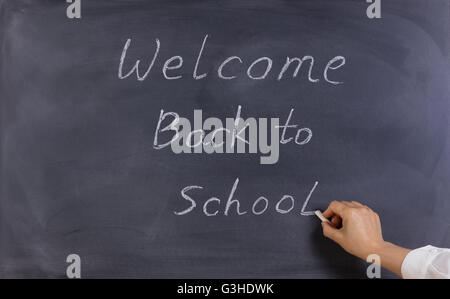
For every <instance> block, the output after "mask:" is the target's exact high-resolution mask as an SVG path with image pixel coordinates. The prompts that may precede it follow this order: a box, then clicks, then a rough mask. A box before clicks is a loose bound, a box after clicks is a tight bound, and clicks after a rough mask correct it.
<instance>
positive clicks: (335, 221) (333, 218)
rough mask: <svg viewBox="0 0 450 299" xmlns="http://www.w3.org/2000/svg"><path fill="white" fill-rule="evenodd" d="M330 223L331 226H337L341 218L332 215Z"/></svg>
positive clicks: (339, 224) (340, 222)
mask: <svg viewBox="0 0 450 299" xmlns="http://www.w3.org/2000/svg"><path fill="white" fill-rule="evenodd" d="M331 224H332V225H333V227H336V228H339V227H340V226H341V224H342V218H341V217H339V216H337V215H334V216H333V217H331Z"/></svg>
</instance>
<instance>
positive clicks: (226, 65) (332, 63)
mask: <svg viewBox="0 0 450 299" xmlns="http://www.w3.org/2000/svg"><path fill="white" fill-rule="evenodd" d="M207 39H208V35H205V37H204V38H203V43H202V45H201V47H199V48H200V50H199V52H198V55H197V60H196V63H195V65H194V68H193V71H192V78H193V79H194V80H201V79H204V78H206V77H207V76H208V73H207V72H203V73H200V72H199V70H200V69H201V60H202V55H203V52H204V51H205V48H206V42H207ZM155 42H156V44H155V51H154V53H153V57H152V58H151V61H150V63H149V64H148V65H147V66H145V67H142V68H141V66H140V64H141V60H140V59H137V60H136V61H135V63H134V65H133V66H132V67H131V69H130V70H129V71H128V72H126V73H125V74H124V71H123V68H124V64H125V59H126V58H127V54H128V49H129V47H130V45H131V38H129V39H127V41H126V42H125V45H124V47H123V50H122V55H121V57H120V64H119V70H118V77H119V79H126V78H128V77H130V76H131V75H132V74H133V73H134V74H136V78H137V80H138V81H144V80H146V79H147V77H148V76H149V74H150V72H151V71H152V69H153V67H154V65H155V62H156V61H157V59H158V55H159V52H160V48H161V42H160V40H159V39H158V38H157V39H155ZM305 62H307V63H308V64H309V67H308V76H307V77H308V81H309V82H311V83H317V82H319V81H320V80H321V78H320V77H315V76H313V73H314V72H313V70H314V64H315V59H314V57H313V56H311V55H305V56H303V57H302V58H300V57H286V62H285V63H284V64H283V66H282V67H281V69H280V70H279V71H278V72H277V80H282V79H283V78H285V76H287V72H288V71H289V72H290V73H291V76H292V78H296V77H297V75H298V73H299V71H300V69H301V67H302V66H303V64H304V63H305ZM183 63H184V60H183V57H182V56H181V55H175V56H172V57H170V58H168V59H166V60H165V62H164V63H163V66H162V69H161V72H162V74H163V76H164V78H165V79H167V80H177V79H181V78H182V77H183V75H182V74H181V72H180V69H181V68H182V67H183ZM232 64H238V65H241V66H242V70H243V71H244V72H245V74H246V76H247V77H248V78H250V79H252V80H263V79H266V77H267V75H269V73H270V72H271V71H272V68H273V60H272V59H271V58H269V57H266V56H263V57H259V58H256V59H255V60H253V61H251V62H246V61H244V60H243V59H242V58H241V57H239V56H229V57H226V58H224V59H223V60H222V61H221V62H220V63H219V64H218V66H217V68H215V69H217V71H216V75H217V77H218V78H220V79H223V80H233V79H236V78H238V77H239V75H242V74H237V73H232V72H231V71H230V65H232ZM260 65H261V66H260ZM344 65H345V57H343V56H340V55H338V56H335V57H333V58H331V59H330V60H329V61H328V62H327V64H326V65H325V67H323V70H322V71H321V72H320V73H321V77H322V78H323V79H324V80H325V82H327V83H329V84H332V85H338V84H342V83H343V82H341V81H335V80H333V79H331V78H330V73H331V71H335V70H338V69H339V68H341V67H343V66H344ZM261 68H262V69H263V71H262V72H261V71H260V69H261ZM177 70H178V72H177Z"/></svg>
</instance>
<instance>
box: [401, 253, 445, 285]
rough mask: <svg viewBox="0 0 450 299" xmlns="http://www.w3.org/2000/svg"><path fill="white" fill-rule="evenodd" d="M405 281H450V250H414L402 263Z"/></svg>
mask: <svg viewBox="0 0 450 299" xmlns="http://www.w3.org/2000/svg"><path fill="white" fill-rule="evenodd" d="M401 271H402V276H403V278H405V279H411V278H416V279H423V278H446V279H450V249H444V248H436V247H433V246H430V245H428V246H425V247H422V248H418V249H415V250H412V251H411V252H409V253H408V255H407V256H406V257H405V260H404V261H403V263H402V269H401Z"/></svg>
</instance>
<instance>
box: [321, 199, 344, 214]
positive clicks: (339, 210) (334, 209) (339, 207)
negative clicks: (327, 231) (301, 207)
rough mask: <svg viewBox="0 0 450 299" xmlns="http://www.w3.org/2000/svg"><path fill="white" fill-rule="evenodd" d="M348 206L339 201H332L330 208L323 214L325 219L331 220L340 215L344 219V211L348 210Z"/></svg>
mask: <svg viewBox="0 0 450 299" xmlns="http://www.w3.org/2000/svg"><path fill="white" fill-rule="evenodd" d="M347 207H348V206H347V204H345V203H342V202H338V201H335V200H334V201H332V202H331V203H330V205H329V206H328V208H327V209H326V210H325V212H323V216H324V217H325V218H331V217H332V216H334V215H338V216H340V217H341V218H342V216H343V214H344V210H345V209H346V208H347Z"/></svg>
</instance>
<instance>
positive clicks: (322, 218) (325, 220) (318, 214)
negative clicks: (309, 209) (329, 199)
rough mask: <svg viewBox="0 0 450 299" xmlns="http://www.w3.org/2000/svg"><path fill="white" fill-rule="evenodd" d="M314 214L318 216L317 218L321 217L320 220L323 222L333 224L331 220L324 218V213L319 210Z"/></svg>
mask: <svg viewBox="0 0 450 299" xmlns="http://www.w3.org/2000/svg"><path fill="white" fill-rule="evenodd" d="M314 214H316V216H317V217H319V219H320V220H322V222H328V223H330V224H331V222H330V220H328V219H327V218H325V217H323V215H322V212H321V211H319V210H317V211H314Z"/></svg>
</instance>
